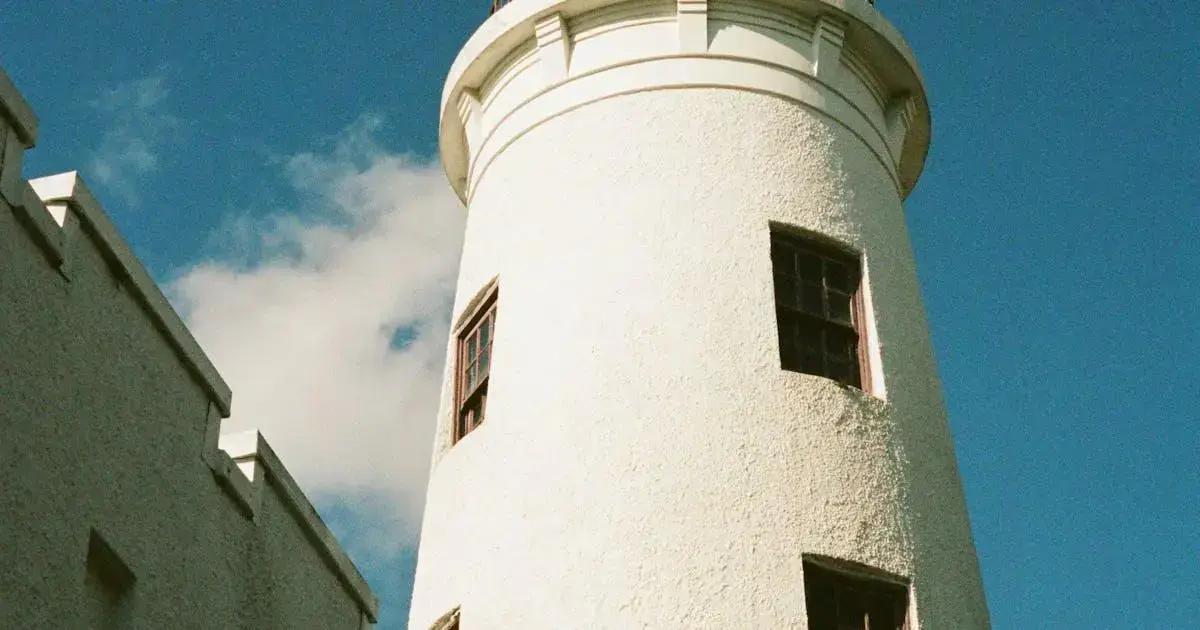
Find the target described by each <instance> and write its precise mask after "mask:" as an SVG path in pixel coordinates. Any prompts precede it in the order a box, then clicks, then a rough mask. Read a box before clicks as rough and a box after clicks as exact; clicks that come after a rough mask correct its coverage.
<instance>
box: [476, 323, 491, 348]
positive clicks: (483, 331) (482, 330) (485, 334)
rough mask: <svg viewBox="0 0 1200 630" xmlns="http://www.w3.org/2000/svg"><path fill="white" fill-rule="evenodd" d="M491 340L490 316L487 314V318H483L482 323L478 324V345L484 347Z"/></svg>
mask: <svg viewBox="0 0 1200 630" xmlns="http://www.w3.org/2000/svg"><path fill="white" fill-rule="evenodd" d="M491 342H492V316H491V315H488V316H487V319H485V320H483V324H482V325H480V326H479V346H480V347H481V348H486V347H487V345H488V344H489V343H491Z"/></svg>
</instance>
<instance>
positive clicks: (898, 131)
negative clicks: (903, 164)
mask: <svg viewBox="0 0 1200 630" xmlns="http://www.w3.org/2000/svg"><path fill="white" fill-rule="evenodd" d="M916 116H917V99H915V98H913V96H912V95H911V94H897V95H894V96H892V98H891V99H890V100H889V101H888V104H887V108H886V109H885V110H884V113H883V117H884V122H885V123H886V124H887V134H888V142H889V143H890V144H891V147H892V156H893V157H894V158H895V159H896V160H899V159H900V154H901V151H902V150H903V149H904V140H905V138H906V137H907V136H908V130H909V129H911V128H912V124H913V120H914V119H915V118H916Z"/></svg>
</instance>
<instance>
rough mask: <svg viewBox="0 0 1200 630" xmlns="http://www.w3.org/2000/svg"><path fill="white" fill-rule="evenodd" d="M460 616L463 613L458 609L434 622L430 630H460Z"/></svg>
mask: <svg viewBox="0 0 1200 630" xmlns="http://www.w3.org/2000/svg"><path fill="white" fill-rule="evenodd" d="M460 614H461V612H460V610H459V609H458V608H455V609H454V610H451V611H450V612H448V613H446V614H444V615H442V616H441V617H440V618H439V619H438V620H437V621H435V622H433V625H432V626H430V627H429V630H459V624H458V618H459V615H460Z"/></svg>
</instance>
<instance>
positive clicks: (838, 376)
mask: <svg viewBox="0 0 1200 630" xmlns="http://www.w3.org/2000/svg"><path fill="white" fill-rule="evenodd" d="M826 359H827V361H826V362H825V376H826V377H828V378H831V379H833V380H835V381H837V382H839V383H847V384H849V383H850V364H849V363H847V362H846V361H844V360H842V358H841V357H838V356H835V355H829V356H828V357H826Z"/></svg>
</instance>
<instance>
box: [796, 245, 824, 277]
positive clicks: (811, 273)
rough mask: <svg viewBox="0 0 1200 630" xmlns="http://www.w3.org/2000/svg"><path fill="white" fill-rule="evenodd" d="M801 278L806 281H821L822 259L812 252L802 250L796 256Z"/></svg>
mask: <svg viewBox="0 0 1200 630" xmlns="http://www.w3.org/2000/svg"><path fill="white" fill-rule="evenodd" d="M796 263H797V267H798V270H799V271H798V272H799V274H800V278H801V279H802V280H804V281H805V282H815V283H817V284H820V283H821V259H820V258H817V257H816V256H814V255H812V254H808V253H805V252H800V255H799V256H797V257H796Z"/></svg>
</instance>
